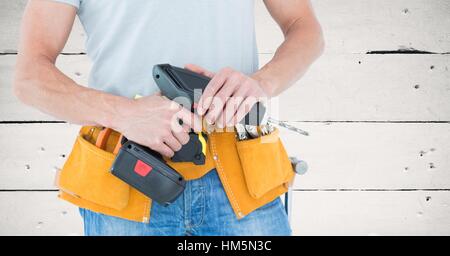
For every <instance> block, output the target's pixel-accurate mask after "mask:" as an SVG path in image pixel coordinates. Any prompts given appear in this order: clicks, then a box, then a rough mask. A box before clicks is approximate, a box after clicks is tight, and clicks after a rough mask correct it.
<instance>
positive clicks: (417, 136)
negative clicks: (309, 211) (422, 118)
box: [282, 123, 450, 189]
mask: <svg viewBox="0 0 450 256" xmlns="http://www.w3.org/2000/svg"><path fill="white" fill-rule="evenodd" d="M296 126H298V127H300V128H302V129H305V130H307V131H308V132H310V136H308V137H305V136H302V135H297V134H295V133H292V132H290V131H286V130H282V140H283V142H284V143H285V146H286V148H287V151H288V152H289V154H290V155H294V156H298V157H299V158H303V159H305V161H307V163H308V164H309V170H308V172H307V173H306V174H305V175H303V176H297V178H296V182H295V188H297V189H335V188H338V189H428V188H450V150H449V147H448V145H450V124H386V123H333V124H327V123H323V124H315V123H298V124H296Z"/></svg>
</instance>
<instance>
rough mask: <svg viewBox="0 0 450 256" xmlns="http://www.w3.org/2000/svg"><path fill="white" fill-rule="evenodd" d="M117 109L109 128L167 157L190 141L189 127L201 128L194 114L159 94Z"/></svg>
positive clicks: (129, 102)
mask: <svg viewBox="0 0 450 256" xmlns="http://www.w3.org/2000/svg"><path fill="white" fill-rule="evenodd" d="M118 109H119V110H118V114H117V115H116V117H115V118H114V123H113V126H114V127H112V128H113V129H115V130H117V131H119V132H121V133H122V134H123V135H124V136H125V137H127V138H128V139H129V140H132V141H134V142H136V143H138V144H141V145H144V146H147V147H149V148H151V149H153V150H155V151H157V152H158V153H160V154H162V155H163V156H166V157H172V156H173V155H174V152H176V151H178V150H180V149H181V147H182V145H184V144H186V143H187V142H188V141H189V131H190V129H191V128H192V129H194V131H197V132H198V131H201V127H202V126H201V120H200V118H199V117H198V116H197V115H196V114H194V113H192V112H191V111H189V110H187V109H186V108H183V107H182V106H180V105H179V104H178V103H176V102H174V101H171V100H169V99H167V98H165V97H162V96H161V94H160V93H157V94H153V95H151V96H147V97H142V98H139V99H136V100H130V101H127V102H126V103H125V104H123V105H122V106H120V108H118ZM180 120H181V121H182V124H180Z"/></svg>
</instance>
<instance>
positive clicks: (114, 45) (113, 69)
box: [55, 0, 258, 98]
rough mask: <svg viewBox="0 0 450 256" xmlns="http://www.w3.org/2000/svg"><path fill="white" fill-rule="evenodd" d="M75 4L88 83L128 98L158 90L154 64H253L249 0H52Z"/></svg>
mask: <svg viewBox="0 0 450 256" xmlns="http://www.w3.org/2000/svg"><path fill="white" fill-rule="evenodd" d="M55 1H58V2H63V3H67V4H71V5H73V6H75V7H76V8H78V11H77V14H78V17H79V19H80V21H81V23H82V24H83V27H84V29H85V31H86V35H87V40H86V51H87V54H88V56H89V57H90V59H91V60H92V63H93V67H92V70H91V73H90V77H89V87H91V88H95V89H98V90H102V91H106V92H109V93H113V94H116V95H122V96H126V97H130V98H131V97H134V95H136V94H140V95H148V94H151V93H153V92H155V91H157V90H158V88H157V87H156V85H155V83H154V81H153V78H152V68H153V65H155V64H160V63H169V64H171V65H176V66H184V65H185V64H187V63H193V64H197V65H200V66H202V67H204V68H207V69H209V70H211V71H218V70H219V69H221V68H223V67H226V66H229V67H232V68H234V69H236V70H239V71H241V72H243V73H245V74H251V73H253V72H254V71H256V69H257V68H258V58H257V47H256V41H255V30H254V2H253V0H55Z"/></svg>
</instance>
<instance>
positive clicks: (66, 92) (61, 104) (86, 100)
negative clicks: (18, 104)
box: [14, 55, 128, 127]
mask: <svg viewBox="0 0 450 256" xmlns="http://www.w3.org/2000/svg"><path fill="white" fill-rule="evenodd" d="M14 89H15V93H16V95H17V97H18V98H19V99H20V100H21V101H22V102H24V103H26V104H27V105H30V106H33V107H35V108H37V109H39V110H41V111H42V112H44V113H47V114H50V115H52V116H54V117H56V118H59V119H62V120H65V121H68V122H71V123H76V124H81V125H100V126H108V127H110V126H113V123H114V122H113V121H114V119H115V117H116V116H117V114H118V113H119V109H120V108H121V107H123V106H124V105H125V104H127V102H128V99H126V98H123V97H119V96H115V95H112V94H107V93H104V92H101V91H97V90H93V89H89V88H86V87H84V86H81V85H78V84H77V83H75V82H74V81H73V80H72V79H70V78H69V77H67V76H66V75H64V74H63V73H62V72H61V71H59V70H58V69H57V68H56V67H55V65H54V64H53V62H52V60H50V59H48V58H46V57H45V56H35V57H28V56H27V57H25V56H21V55H19V56H18V61H17V66H16V76H15V81H14Z"/></svg>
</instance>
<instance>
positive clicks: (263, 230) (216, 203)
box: [80, 170, 291, 236]
mask: <svg viewBox="0 0 450 256" xmlns="http://www.w3.org/2000/svg"><path fill="white" fill-rule="evenodd" d="M80 213H81V216H82V217H83V220H84V233H85V235H88V236H91V235H94V236H101V235H127V236H153V235H163V236H165V235H174V236H182V235H198V236H202V235H219V236H221V235H230V236H239V235H250V236H251V235H262V236H264V235H266V236H268V235H279V236H280V235H291V228H290V226H289V223H288V219H287V215H286V212H285V210H284V207H283V204H282V202H281V200H280V198H277V199H275V200H273V201H272V202H270V203H268V204H266V205H264V206H262V207H260V208H258V209H257V210H255V211H253V212H252V213H250V214H248V215H247V216H245V217H244V218H242V219H240V220H238V219H237V218H236V215H235V214H234V212H233V209H232V208H231V205H230V203H229V201H228V198H227V196H226V194H225V191H224V190H223V187H222V183H221V182H220V179H219V177H218V175H217V172H216V170H211V171H210V172H209V173H207V174H206V175H205V176H203V177H201V178H200V179H196V180H190V181H188V182H187V186H186V189H185V190H184V192H183V194H182V195H181V196H180V197H179V198H177V200H176V201H175V202H174V203H172V204H171V205H169V206H167V207H164V206H161V205H159V204H158V203H153V204H152V209H151V217H150V222H149V223H140V222H134V221H129V220H125V219H121V218H116V217H112V216H108V215H104V214H101V213H95V212H92V211H90V210H87V209H82V208H80Z"/></svg>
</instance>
